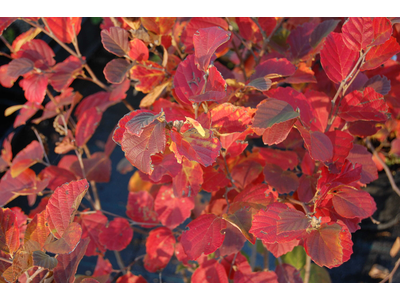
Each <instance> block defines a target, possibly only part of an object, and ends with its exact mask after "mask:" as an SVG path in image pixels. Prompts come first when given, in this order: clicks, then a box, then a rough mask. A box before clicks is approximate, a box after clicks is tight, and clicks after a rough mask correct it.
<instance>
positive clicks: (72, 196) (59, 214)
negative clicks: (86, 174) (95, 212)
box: [46, 179, 89, 239]
mask: <svg viewBox="0 0 400 300" xmlns="http://www.w3.org/2000/svg"><path fill="white" fill-rule="evenodd" d="M88 188H89V184H88V182H87V180H86V179H82V180H79V181H72V182H69V183H66V184H64V185H62V186H60V187H58V188H57V189H56V190H55V191H54V193H53V195H52V196H51V198H50V200H49V203H48V204H47V206H46V218H47V221H48V222H49V228H50V231H51V233H52V234H53V235H54V236H55V237H56V238H58V239H60V238H61V237H62V236H63V234H64V232H65V231H66V230H67V228H68V226H69V224H70V223H71V222H72V221H73V219H74V216H75V213H76V211H77V209H78V207H79V205H80V203H81V201H82V199H83V196H84V195H85V194H86V192H87V190H88Z"/></svg>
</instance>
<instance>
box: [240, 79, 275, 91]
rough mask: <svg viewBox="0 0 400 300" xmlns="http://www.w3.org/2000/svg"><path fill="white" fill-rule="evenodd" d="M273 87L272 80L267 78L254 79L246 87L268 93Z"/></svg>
mask: <svg viewBox="0 0 400 300" xmlns="http://www.w3.org/2000/svg"><path fill="white" fill-rule="evenodd" d="M271 86H272V81H271V79H268V78H266V77H261V78H256V79H253V80H252V81H250V82H249V83H248V84H247V85H246V87H252V88H255V89H256V90H258V91H261V92H264V91H268V90H269V89H270V88H271Z"/></svg>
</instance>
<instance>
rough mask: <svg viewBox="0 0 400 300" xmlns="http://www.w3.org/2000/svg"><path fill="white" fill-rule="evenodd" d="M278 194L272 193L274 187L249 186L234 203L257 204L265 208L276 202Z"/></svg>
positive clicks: (261, 184)
mask: <svg viewBox="0 0 400 300" xmlns="http://www.w3.org/2000/svg"><path fill="white" fill-rule="evenodd" d="M277 197H278V194H277V193H276V192H273V191H272V187H271V186H268V185H267V184H264V183H259V184H256V185H253V186H248V187H247V188H245V189H244V190H243V191H241V192H240V194H238V195H237V196H236V197H235V198H234V199H233V203H236V202H245V203H257V204H262V205H263V206H266V205H269V204H271V203H272V202H274V201H275V200H276V198H277Z"/></svg>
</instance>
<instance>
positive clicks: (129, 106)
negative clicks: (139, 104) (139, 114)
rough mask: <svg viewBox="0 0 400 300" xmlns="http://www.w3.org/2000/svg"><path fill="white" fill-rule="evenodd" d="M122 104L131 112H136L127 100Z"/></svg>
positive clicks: (123, 100)
mask: <svg viewBox="0 0 400 300" xmlns="http://www.w3.org/2000/svg"><path fill="white" fill-rule="evenodd" d="M122 103H124V104H125V106H126V107H127V108H128V109H129V110H130V111H134V110H135V109H134V108H133V106H132V105H130V104H129V102H128V101H127V100H126V99H122Z"/></svg>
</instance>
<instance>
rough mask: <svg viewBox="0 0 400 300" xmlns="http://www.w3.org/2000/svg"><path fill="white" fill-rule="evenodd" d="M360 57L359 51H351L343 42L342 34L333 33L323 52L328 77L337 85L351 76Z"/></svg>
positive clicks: (326, 41)
mask: <svg viewBox="0 0 400 300" xmlns="http://www.w3.org/2000/svg"><path fill="white" fill-rule="evenodd" d="M358 57H359V53H358V52H357V51H354V50H351V49H349V48H348V47H347V46H346V44H345V43H344V42H343V38H342V34H340V33H335V32H331V33H330V34H329V35H328V37H327V38H326V40H325V43H324V48H322V50H321V64H322V67H323V68H324V71H325V73H326V75H327V76H328V77H329V79H330V80H332V81H333V82H335V83H339V82H341V81H342V80H343V79H345V78H346V77H347V75H349V73H350V72H351V70H352V69H353V68H354V66H355V64H356V62H357V60H358Z"/></svg>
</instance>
